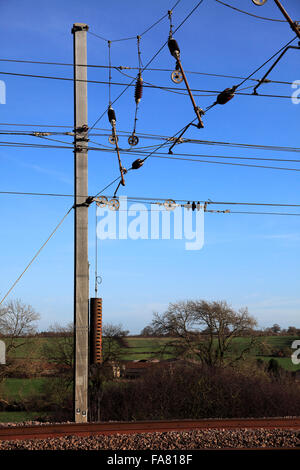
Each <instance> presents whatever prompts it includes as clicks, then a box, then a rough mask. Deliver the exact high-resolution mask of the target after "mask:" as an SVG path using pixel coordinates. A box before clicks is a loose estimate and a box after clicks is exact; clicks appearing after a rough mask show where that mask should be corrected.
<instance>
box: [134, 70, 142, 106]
mask: <svg viewBox="0 0 300 470" xmlns="http://www.w3.org/2000/svg"><path fill="white" fill-rule="evenodd" d="M142 94H143V79H142V77H141V76H139V77H138V79H137V81H136V84H135V90H134V99H135V102H136V103H139V102H140V101H141V99H142Z"/></svg>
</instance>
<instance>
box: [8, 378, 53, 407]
mask: <svg viewBox="0 0 300 470" xmlns="http://www.w3.org/2000/svg"><path fill="white" fill-rule="evenodd" d="M47 380H51V379H50V378H45V377H38V378H32V379H14V378H9V379H5V380H4V382H3V383H2V384H0V394H1V398H3V399H4V400H5V399H9V400H10V401H20V400H22V399H25V398H27V397H28V396H29V395H32V394H35V393H37V394H39V393H41V391H42V387H43V385H44V384H45V383H46V381H47Z"/></svg>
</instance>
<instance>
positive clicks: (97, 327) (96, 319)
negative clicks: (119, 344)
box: [90, 297, 102, 364]
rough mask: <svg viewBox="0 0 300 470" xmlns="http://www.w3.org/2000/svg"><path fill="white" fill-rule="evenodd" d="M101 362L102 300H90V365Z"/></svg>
mask: <svg viewBox="0 0 300 470" xmlns="http://www.w3.org/2000/svg"><path fill="white" fill-rule="evenodd" d="M101 362H102V299H98V298H95V297H94V298H91V299H90V363H91V364H101Z"/></svg>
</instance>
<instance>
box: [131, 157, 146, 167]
mask: <svg viewBox="0 0 300 470" xmlns="http://www.w3.org/2000/svg"><path fill="white" fill-rule="evenodd" d="M143 165H144V160H141V159H140V158H138V159H137V160H134V162H133V164H132V165H131V168H132V169H133V170H138V169H139V168H141V166H143Z"/></svg>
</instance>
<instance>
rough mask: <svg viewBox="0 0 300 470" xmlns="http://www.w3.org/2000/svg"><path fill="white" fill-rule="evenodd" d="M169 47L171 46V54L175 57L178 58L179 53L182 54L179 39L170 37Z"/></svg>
mask: <svg viewBox="0 0 300 470" xmlns="http://www.w3.org/2000/svg"><path fill="white" fill-rule="evenodd" d="M168 47H169V50H170V52H171V55H172V56H173V57H175V59H177V58H178V56H179V54H180V49H179V46H178V44H177V41H176V39H174V38H169V40H168Z"/></svg>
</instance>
